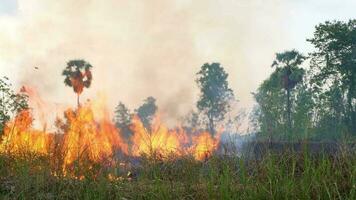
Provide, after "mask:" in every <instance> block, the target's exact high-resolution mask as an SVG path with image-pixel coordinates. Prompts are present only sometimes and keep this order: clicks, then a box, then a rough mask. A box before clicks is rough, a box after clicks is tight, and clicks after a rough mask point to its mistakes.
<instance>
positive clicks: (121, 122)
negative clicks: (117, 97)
mask: <svg viewBox="0 0 356 200" xmlns="http://www.w3.org/2000/svg"><path fill="white" fill-rule="evenodd" d="M131 119H132V114H131V112H130V110H129V109H128V108H127V107H126V106H125V104H123V103H122V102H119V104H118V105H117V106H116V109H115V119H114V120H115V125H116V127H118V128H119V129H120V130H121V131H122V133H123V134H124V135H125V136H126V138H128V137H129V136H130V135H131V133H132V132H131V130H130V124H131Z"/></svg>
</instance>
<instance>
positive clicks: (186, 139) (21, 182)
mask: <svg viewBox="0 0 356 200" xmlns="http://www.w3.org/2000/svg"><path fill="white" fill-rule="evenodd" d="M41 116H43V115H41ZM33 118H34V117H33V116H32V113H31V112H30V111H29V110H24V111H22V112H20V113H19V114H18V115H17V116H16V117H15V118H14V119H13V120H11V121H9V122H8V123H7V124H6V126H5V129H4V133H3V135H2V138H1V143H0V198H2V199H29V198H33V199H293V198H297V199H355V198H356V170H355V167H354V166H356V156H355V154H354V153H353V152H345V153H339V154H337V155H334V156H324V155H322V154H318V155H317V156H311V154H309V152H288V153H286V152H285V153H282V154H274V153H273V152H272V153H269V154H266V155H265V156H263V157H262V159H251V158H243V157H237V156H236V155H235V154H233V153H231V152H226V155H221V154H220V155H217V154H215V152H216V150H217V149H218V147H219V145H220V144H219V143H220V140H219V135H218V136H216V137H213V136H212V135H211V134H209V133H208V132H204V131H203V132H198V133H195V134H188V133H187V132H185V131H184V129H183V128H180V127H177V128H175V129H169V128H168V127H166V126H165V125H164V124H163V123H162V122H161V121H159V120H158V118H157V119H156V120H154V122H153V124H152V126H151V127H150V128H149V129H147V128H146V127H145V126H144V125H143V123H142V122H141V121H140V120H139V118H138V117H134V118H133V121H132V126H131V127H130V128H131V130H132V132H133V135H132V136H131V137H130V138H129V142H127V140H124V139H123V138H122V136H121V133H120V130H119V129H117V128H116V127H115V126H114V125H113V123H112V121H111V118H110V115H109V114H108V111H107V110H106V109H105V107H104V106H103V104H102V103H95V102H88V103H87V104H84V105H82V106H80V107H79V108H77V109H66V110H65V111H64V115H63V117H62V118H58V119H57V120H56V127H57V130H56V131H55V132H49V131H48V130H47V129H46V127H47V126H46V125H44V126H43V128H42V129H36V128H34V127H33V126H32V122H33Z"/></svg>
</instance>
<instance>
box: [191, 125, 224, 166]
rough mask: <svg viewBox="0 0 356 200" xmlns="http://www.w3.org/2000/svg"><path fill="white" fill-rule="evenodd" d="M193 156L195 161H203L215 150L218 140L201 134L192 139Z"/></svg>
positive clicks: (206, 133)
mask: <svg viewBox="0 0 356 200" xmlns="http://www.w3.org/2000/svg"><path fill="white" fill-rule="evenodd" d="M218 135H219V134H218ZM193 144H195V146H193V155H194V158H195V159H197V160H205V159H206V158H208V157H210V156H211V154H212V153H213V152H214V151H215V150H216V149H217V147H218V144H219V140H217V139H215V138H213V137H212V136H211V134H210V133H208V132H202V133H201V134H199V135H198V136H195V137H193Z"/></svg>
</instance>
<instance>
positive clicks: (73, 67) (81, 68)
mask: <svg viewBox="0 0 356 200" xmlns="http://www.w3.org/2000/svg"><path fill="white" fill-rule="evenodd" d="M91 68H92V65H91V64H89V63H88V62H86V61H85V60H70V61H69V62H67V66H66V68H65V69H64V70H63V72H62V75H63V76H64V77H65V78H64V84H65V85H66V86H69V87H73V90H74V92H75V93H76V94H77V105H78V108H79V106H80V103H79V96H80V94H81V93H82V92H83V89H84V87H86V88H89V87H90V84H91V81H92V78H93V77H92V74H91V71H90V69H91Z"/></svg>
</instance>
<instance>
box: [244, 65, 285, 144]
mask: <svg viewBox="0 0 356 200" xmlns="http://www.w3.org/2000/svg"><path fill="white" fill-rule="evenodd" d="M281 80H282V77H281V70H280V69H275V71H274V72H273V73H272V74H271V75H270V76H269V78H268V79H266V80H264V81H263V83H262V84H261V85H260V86H259V87H258V89H257V92H256V93H252V94H253V96H254V98H255V100H256V102H257V104H258V105H257V106H256V107H255V109H254V113H253V115H252V116H251V117H252V121H254V124H255V125H256V126H258V127H255V128H256V129H258V130H259V132H260V133H261V134H262V136H263V137H267V138H268V139H269V140H273V139H276V138H280V137H283V135H281V132H284V131H285V130H286V126H285V121H286V117H285V116H286V115H285V107H286V106H285V105H286V101H285V99H286V94H285V92H284V91H283V87H282V85H281Z"/></svg>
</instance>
